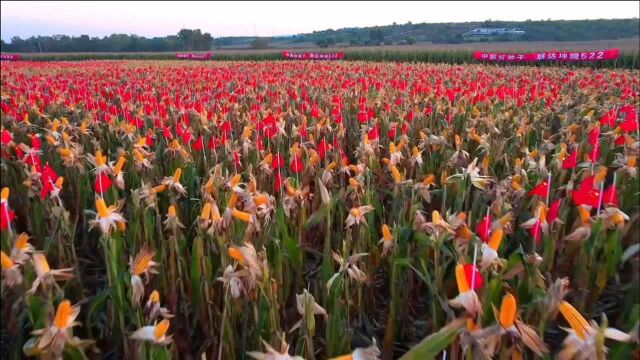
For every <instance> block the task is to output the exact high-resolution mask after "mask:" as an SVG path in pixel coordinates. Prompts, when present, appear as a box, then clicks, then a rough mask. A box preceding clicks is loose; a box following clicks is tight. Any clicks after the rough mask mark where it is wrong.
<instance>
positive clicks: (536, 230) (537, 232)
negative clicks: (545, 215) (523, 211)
mask: <svg viewBox="0 0 640 360" xmlns="http://www.w3.org/2000/svg"><path fill="white" fill-rule="evenodd" d="M529 232H530V233H531V236H533V238H534V239H535V240H536V245H540V239H541V237H542V224H541V223H540V220H538V221H536V223H535V224H534V225H533V227H532V228H531V229H529Z"/></svg>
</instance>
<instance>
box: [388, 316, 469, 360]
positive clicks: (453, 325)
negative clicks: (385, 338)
mask: <svg viewBox="0 0 640 360" xmlns="http://www.w3.org/2000/svg"><path fill="white" fill-rule="evenodd" d="M465 324H466V320H465V319H462V318H460V319H456V320H453V321H452V322H450V323H449V324H447V325H445V326H444V327H443V328H442V329H440V331H438V332H437V333H433V334H431V335H429V336H428V337H427V338H425V339H424V340H422V341H421V342H420V343H418V344H417V345H416V346H414V347H412V348H411V349H409V351H407V353H406V354H404V356H402V357H401V358H400V360H414V359H415V360H426V359H434V358H435V357H436V356H437V355H438V354H439V353H440V352H441V351H442V350H444V349H446V348H447V346H449V344H451V342H453V340H454V339H455V338H456V336H457V335H458V330H460V329H462V327H463V326H465Z"/></svg>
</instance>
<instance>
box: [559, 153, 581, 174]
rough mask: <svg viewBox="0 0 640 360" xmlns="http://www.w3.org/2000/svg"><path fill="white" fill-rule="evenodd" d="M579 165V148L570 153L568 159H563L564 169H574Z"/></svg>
mask: <svg viewBox="0 0 640 360" xmlns="http://www.w3.org/2000/svg"><path fill="white" fill-rule="evenodd" d="M577 165H578V150H577V149H576V151H574V152H573V153H571V154H569V156H567V158H566V159H564V160H563V161H562V168H563V169H565V170H566V169H574V168H575V167H576V166H577Z"/></svg>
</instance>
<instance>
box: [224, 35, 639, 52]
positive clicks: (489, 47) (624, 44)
mask: <svg viewBox="0 0 640 360" xmlns="http://www.w3.org/2000/svg"><path fill="white" fill-rule="evenodd" d="M270 47H271V49H267V50H254V49H251V47H250V46H249V45H238V46H223V47H222V48H221V49H220V50H214V51H216V52H218V53H230V54H233V53H236V52H238V51H241V52H245V51H252V52H269V51H271V50H273V49H279V50H287V49H320V48H319V47H318V46H317V45H315V44H314V43H311V42H305V43H290V44H286V43H282V42H274V43H271V44H270ZM612 48H618V49H620V50H622V51H638V50H640V38H638V37H632V38H627V39H617V40H593V41H495V42H475V43H464V44H434V43H431V42H420V43H416V44H413V45H382V46H355V47H351V46H335V47H332V48H329V49H328V50H338V49H340V50H343V49H344V50H370V51H381V50H384V51H388V50H397V51H424V50H474V51H480V50H486V51H493V50H501V51H518V50H527V51H543V50H576V51H589V50H601V49H612ZM323 50H324V49H323Z"/></svg>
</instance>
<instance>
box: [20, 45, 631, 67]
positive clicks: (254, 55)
mask: <svg viewBox="0 0 640 360" xmlns="http://www.w3.org/2000/svg"><path fill="white" fill-rule="evenodd" d="M523 51H524V52H528V51H526V50H523ZM510 52H514V51H510ZM21 57H22V59H24V60H28V61H83V60H175V59H176V53H174V52H157V53H57V54H47V53H43V54H22V55H21ZM281 59H282V54H281V52H280V51H259V52H257V51H251V50H240V51H235V52H225V51H222V52H216V51H214V53H213V57H212V58H211V60H212V61H274V60H281ZM344 59H345V60H348V61H397V62H415V63H442V64H467V63H477V62H478V61H477V60H475V59H474V57H473V51H469V50H386V49H385V50H358V49H345V50H344ZM516 64H517V63H516ZM523 65H524V66H532V64H530V63H527V62H525V63H522V64H518V65H517V66H523ZM557 65H558V64H557V63H554V62H544V61H542V62H538V63H535V64H534V66H544V67H546V66H557ZM570 66H573V67H578V68H579V67H591V68H623V69H624V68H626V69H640V53H638V51H629V50H625V51H622V52H621V53H620V56H619V57H618V58H617V59H615V60H606V61H585V62H577V63H572V64H571V65H570Z"/></svg>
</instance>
